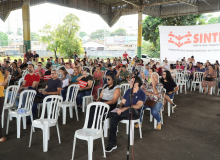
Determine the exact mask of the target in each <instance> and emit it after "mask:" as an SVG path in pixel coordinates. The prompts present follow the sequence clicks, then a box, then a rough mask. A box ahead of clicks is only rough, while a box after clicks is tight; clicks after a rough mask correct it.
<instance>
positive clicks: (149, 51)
mask: <svg viewBox="0 0 220 160" xmlns="http://www.w3.org/2000/svg"><path fill="white" fill-rule="evenodd" d="M142 54H146V55H148V56H149V57H152V58H159V57H160V52H159V51H158V50H157V49H156V47H155V46H154V45H153V43H150V42H146V41H143V43H142Z"/></svg>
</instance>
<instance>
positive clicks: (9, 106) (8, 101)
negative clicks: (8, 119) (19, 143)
mask: <svg viewBox="0 0 220 160" xmlns="http://www.w3.org/2000/svg"><path fill="white" fill-rule="evenodd" d="M10 90H11V91H10ZM18 90H19V87H18V86H16V85H12V86H9V87H8V88H7V89H6V94H5V101H4V106H3V109H2V128H3V127H4V111H5V110H6V109H7V110H8V112H9V111H11V109H12V107H13V106H14V103H15V99H16V97H17V93H18ZM9 92H12V93H11V98H10V99H9V98H8V94H9Z"/></svg>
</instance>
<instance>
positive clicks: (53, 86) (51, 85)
mask: <svg viewBox="0 0 220 160" xmlns="http://www.w3.org/2000/svg"><path fill="white" fill-rule="evenodd" d="M51 77H52V78H51V79H49V80H48V81H47V85H46V88H45V89H44V90H43V91H40V92H39V94H37V95H36V97H35V99H34V103H33V107H32V114H33V119H35V118H36V117H35V115H36V112H37V104H38V103H42V102H43V100H44V98H45V97H46V96H49V95H60V92H61V89H62V81H61V80H60V79H59V78H58V72H57V70H56V69H53V70H52V71H51ZM30 123H31V119H30V118H29V120H28V121H27V124H30Z"/></svg>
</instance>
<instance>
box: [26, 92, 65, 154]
mask: <svg viewBox="0 0 220 160" xmlns="http://www.w3.org/2000/svg"><path fill="white" fill-rule="evenodd" d="M62 102H63V97H61V96H57V95H51V96H47V97H45V98H44V101H43V109H42V113H41V117H40V119H36V120H34V121H33V122H32V126H31V133H30V142H29V147H30V146H31V140H32V133H33V130H32V129H33V128H34V127H35V128H41V129H42V131H43V151H44V152H47V151H48V140H49V137H50V127H54V126H56V128H57V134H58V140H59V143H61V141H60V131H59V126H58V112H59V105H60V103H62ZM46 105H49V106H46ZM46 107H47V108H49V114H47V115H49V116H48V117H47V118H44V117H45V111H46Z"/></svg>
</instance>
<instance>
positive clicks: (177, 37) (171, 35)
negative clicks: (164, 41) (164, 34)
mask: <svg viewBox="0 0 220 160" xmlns="http://www.w3.org/2000/svg"><path fill="white" fill-rule="evenodd" d="M169 37H170V39H169V40H168V43H173V44H174V45H176V46H177V47H179V48H180V47H182V46H183V45H185V44H190V43H192V41H191V40H190V37H192V34H191V33H190V32H188V34H186V35H184V36H180V35H179V36H176V35H174V34H173V33H172V32H170V33H169ZM173 38H174V39H176V40H177V42H176V40H173ZM186 38H187V39H186ZM184 39H186V40H185V41H184V42H181V40H184Z"/></svg>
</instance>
